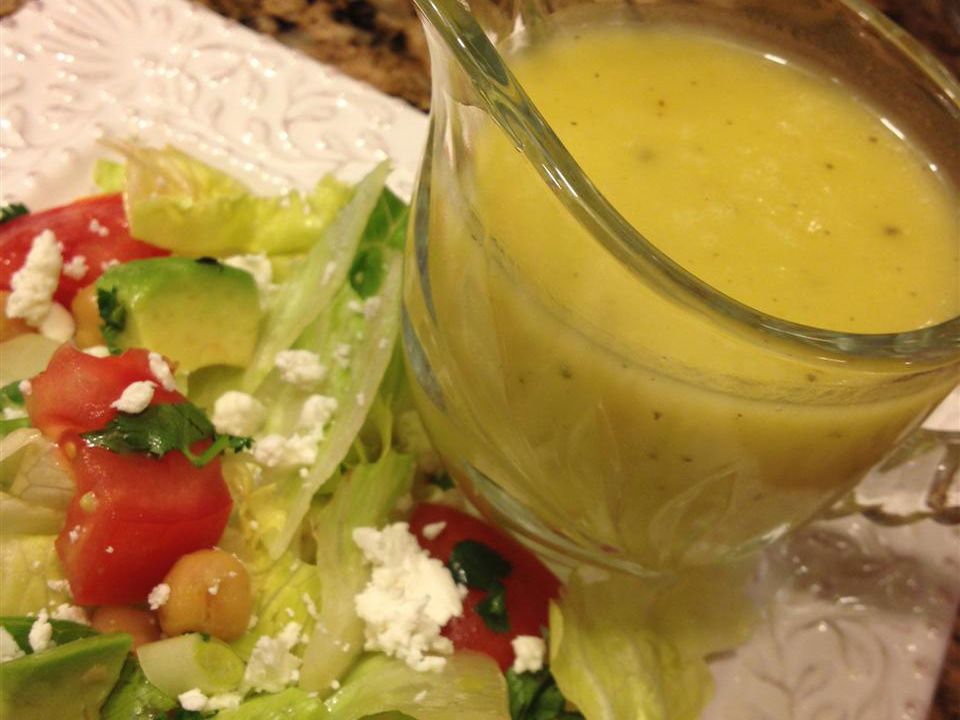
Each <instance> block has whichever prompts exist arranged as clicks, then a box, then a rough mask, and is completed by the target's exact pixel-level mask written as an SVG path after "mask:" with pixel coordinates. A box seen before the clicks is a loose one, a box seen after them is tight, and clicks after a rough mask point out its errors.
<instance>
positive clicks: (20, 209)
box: [0, 203, 30, 225]
mask: <svg viewBox="0 0 960 720" xmlns="http://www.w3.org/2000/svg"><path fill="white" fill-rule="evenodd" d="M29 214H30V211H29V210H28V209H27V206H26V205H24V204H23V203H10V204H9V205H4V206H2V207H0V225H2V224H3V223H5V222H7V220H13V219H14V218H15V217H20V216H21V215H29Z"/></svg>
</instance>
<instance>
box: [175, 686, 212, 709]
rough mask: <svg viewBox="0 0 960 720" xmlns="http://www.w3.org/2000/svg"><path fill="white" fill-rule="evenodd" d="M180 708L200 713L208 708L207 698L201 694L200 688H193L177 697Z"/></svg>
mask: <svg viewBox="0 0 960 720" xmlns="http://www.w3.org/2000/svg"><path fill="white" fill-rule="evenodd" d="M177 700H179V701H180V706H181V707H182V708H183V709H184V710H193V711H194V712H200V711H202V710H204V709H205V708H206V707H207V696H206V695H204V694H203V693H202V692H200V688H193V689H192V690H187V691H186V692H182V693H180V694H179V695H177Z"/></svg>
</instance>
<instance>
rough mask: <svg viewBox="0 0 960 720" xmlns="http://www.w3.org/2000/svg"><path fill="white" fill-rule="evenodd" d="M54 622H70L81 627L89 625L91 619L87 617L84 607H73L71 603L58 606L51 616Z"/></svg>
mask: <svg viewBox="0 0 960 720" xmlns="http://www.w3.org/2000/svg"><path fill="white" fill-rule="evenodd" d="M50 617H52V618H53V619H54V620H69V621H70V622H75V623H79V624H80V625H89V624H90V618H88V617H87V611H86V610H84V609H83V608H82V607H77V606H76V605H71V604H70V603H61V604H60V605H57V607H56V608H55V609H54V611H53V613H52V614H51V615H50Z"/></svg>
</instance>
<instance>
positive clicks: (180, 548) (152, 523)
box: [56, 433, 232, 605]
mask: <svg viewBox="0 0 960 720" xmlns="http://www.w3.org/2000/svg"><path fill="white" fill-rule="evenodd" d="M68 444H71V445H72V446H73V448H75V451H76V455H75V456H74V458H73V459H72V460H71V462H70V466H71V468H72V470H73V473H74V477H75V479H76V482H77V493H76V495H75V496H74V498H73V501H72V502H71V503H70V506H69V508H68V509H67V520H66V524H65V525H64V529H63V530H62V531H61V533H60V535H59V537H57V540H56V548H57V554H58V555H59V557H60V561H61V563H63V568H64V575H65V576H66V578H67V580H69V581H70V590H71V592H72V593H73V597H74V600H75V602H77V603H78V604H80V605H124V604H128V603H135V602H142V601H143V600H145V599H146V597H147V595H148V594H149V593H150V590H151V589H152V588H154V587H155V586H156V585H157V584H158V583H160V582H162V580H163V578H164V576H165V575H166V574H167V572H168V571H169V570H170V568H171V567H173V564H174V563H175V562H176V561H177V559H178V558H179V557H180V556H182V555H185V554H187V553H190V552H193V551H194V550H200V549H202V548H209V547H212V546H213V545H215V544H216V543H217V541H218V540H219V539H220V536H221V534H222V533H223V529H224V528H225V527H226V524H227V518H228V517H229V515H230V509H231V507H232V501H231V499H230V492H229V491H228V489H227V486H226V484H225V483H224V481H223V476H222V474H221V471H220V460H219V458H218V459H215V460H213V461H212V462H210V463H209V464H207V465H205V466H204V467H202V468H196V467H194V466H193V465H191V464H190V462H189V461H188V460H187V459H186V458H185V457H184V456H183V454H182V453H180V452H170V453H167V454H166V455H164V456H163V457H162V458H160V459H159V460H155V459H151V458H148V457H144V456H142V455H118V454H117V453H114V452H111V451H109V450H104V449H103V448H96V447H87V446H86V445H84V443H83V440H82V439H81V438H80V437H79V436H77V435H75V434H73V433H68V434H66V435H64V436H63V438H62V440H61V447H66V446H67V445H68ZM195 450H198V451H199V450H200V447H199V444H198V447H197V448H195Z"/></svg>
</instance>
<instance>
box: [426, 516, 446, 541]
mask: <svg viewBox="0 0 960 720" xmlns="http://www.w3.org/2000/svg"><path fill="white" fill-rule="evenodd" d="M445 527H447V523H446V522H445V521H444V520H440V521H439V522H435V523H427V524H426V525H424V526H423V530H422V531H421V532H422V533H423V536H424V537H425V538H426V539H427V540H436V539H437V538H438V537H440V533H442V532H443V529H444V528H445Z"/></svg>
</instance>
